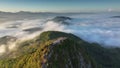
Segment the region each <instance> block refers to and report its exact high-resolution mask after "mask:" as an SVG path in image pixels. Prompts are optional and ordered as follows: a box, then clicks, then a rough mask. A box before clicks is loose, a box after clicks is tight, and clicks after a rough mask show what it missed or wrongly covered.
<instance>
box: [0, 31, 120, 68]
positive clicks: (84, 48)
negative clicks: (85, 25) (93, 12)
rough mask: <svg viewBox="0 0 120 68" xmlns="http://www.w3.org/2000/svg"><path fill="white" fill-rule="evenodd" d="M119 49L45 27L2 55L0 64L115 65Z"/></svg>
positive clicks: (47, 67)
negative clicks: (35, 35) (34, 36)
mask: <svg viewBox="0 0 120 68" xmlns="http://www.w3.org/2000/svg"><path fill="white" fill-rule="evenodd" d="M119 52H120V49H119V48H116V49H115V48H104V47H101V46H100V45H98V44H95V43H88V42H85V41H84V40H82V39H80V38H78V37H77V36H75V35H73V34H68V33H63V32H57V31H47V32H43V33H42V34H41V35H39V36H37V37H36V38H34V39H32V40H28V41H25V42H23V43H21V44H19V47H18V50H17V51H13V52H11V53H10V54H7V55H5V56H4V58H2V59H0V68H119V67H120V66H119V62H120V58H119V57H120V55H119ZM8 57H9V58H8Z"/></svg>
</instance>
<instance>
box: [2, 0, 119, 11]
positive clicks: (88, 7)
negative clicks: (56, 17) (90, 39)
mask: <svg viewBox="0 0 120 68" xmlns="http://www.w3.org/2000/svg"><path fill="white" fill-rule="evenodd" d="M119 7H120V0H0V11H6V12H18V11H32V12H100V11H109V12H111V11H120V8H119Z"/></svg>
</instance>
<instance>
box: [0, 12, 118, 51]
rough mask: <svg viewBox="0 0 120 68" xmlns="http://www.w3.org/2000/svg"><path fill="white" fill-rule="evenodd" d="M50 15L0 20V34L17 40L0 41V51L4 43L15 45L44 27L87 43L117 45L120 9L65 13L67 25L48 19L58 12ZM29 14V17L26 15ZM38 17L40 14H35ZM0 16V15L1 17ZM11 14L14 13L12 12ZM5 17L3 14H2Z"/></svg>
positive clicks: (40, 31)
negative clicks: (9, 41) (116, 11)
mask: <svg viewBox="0 0 120 68" xmlns="http://www.w3.org/2000/svg"><path fill="white" fill-rule="evenodd" d="M50 15H51V16H44V14H43V15H42V16H43V18H42V16H40V15H38V16H37V18H36V15H29V16H34V17H30V18H27V17H25V16H24V19H22V18H20V17H22V15H21V16H20V17H19V16H18V18H20V19H17V15H16V16H15V18H16V19H15V20H13V19H12V20H8V21H4V22H2V23H0V37H4V36H13V37H16V38H17V41H15V42H11V43H13V44H9V45H0V53H3V52H5V46H9V49H11V50H12V49H14V47H15V46H17V45H16V42H17V43H18V41H24V40H28V39H32V38H34V37H36V36H37V35H39V34H40V33H42V32H44V31H62V32H66V33H72V34H75V35H77V36H78V37H80V38H82V39H83V40H85V41H88V42H90V43H99V44H101V45H104V46H112V47H120V18H113V16H119V15H120V13H86V14H85V13H83V14H82V13H78V14H66V15H64V14H63V15H62V16H68V17H70V18H72V20H68V21H67V22H69V25H66V24H61V23H58V22H54V21H50V19H53V18H54V17H55V16H60V14H58V15H57V14H54V15H52V14H50ZM29 16H28V17H29ZM38 17H39V18H38ZM0 18H1V17H0ZM13 18H14V16H13ZM5 19H6V18H5Z"/></svg>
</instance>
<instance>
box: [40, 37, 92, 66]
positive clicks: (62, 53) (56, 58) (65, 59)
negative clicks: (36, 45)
mask: <svg viewBox="0 0 120 68" xmlns="http://www.w3.org/2000/svg"><path fill="white" fill-rule="evenodd" d="M69 42H71V44H69ZM46 48H47V49H48V50H49V52H46V51H45V50H46ZM46 48H44V49H43V52H46V53H44V54H45V55H44V58H43V59H44V60H43V62H42V68H93V67H92V65H91V60H87V58H86V57H85V55H83V54H82V51H81V48H79V46H78V45H77V43H75V42H73V41H72V40H70V39H68V38H64V37H61V38H58V39H57V40H55V41H54V42H53V43H51V44H50V46H48V47H46Z"/></svg>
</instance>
